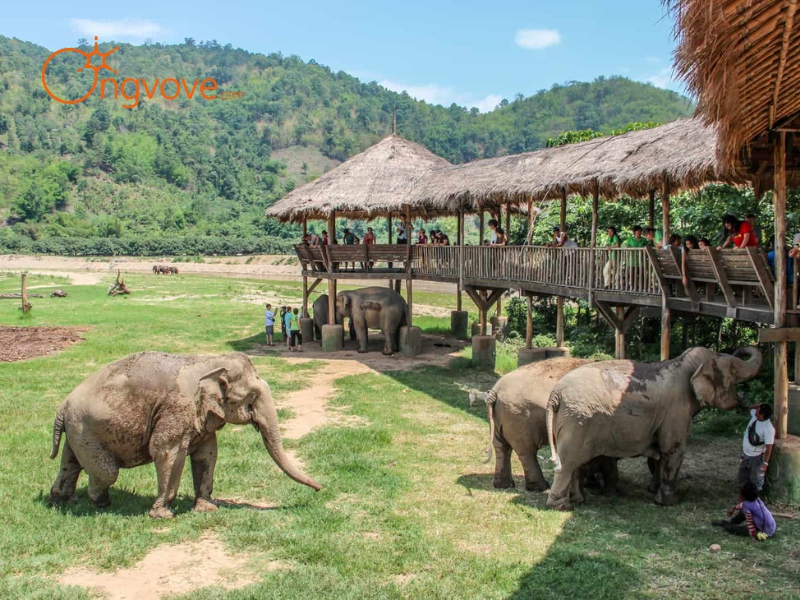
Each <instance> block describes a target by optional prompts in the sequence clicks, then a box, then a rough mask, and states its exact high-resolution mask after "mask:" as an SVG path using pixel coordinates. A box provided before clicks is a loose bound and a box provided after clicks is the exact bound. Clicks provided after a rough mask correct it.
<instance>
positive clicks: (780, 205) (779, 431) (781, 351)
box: [773, 131, 789, 439]
mask: <svg viewBox="0 0 800 600" xmlns="http://www.w3.org/2000/svg"><path fill="white" fill-rule="evenodd" d="M773 200H774V204H775V288H774V292H775V302H774V303H773V308H774V313H773V314H774V318H773V325H774V327H776V328H779V327H784V326H785V325H786V252H785V250H784V245H785V244H786V132H785V131H781V132H780V134H779V136H778V140H777V141H776V144H775V189H774V195H773ZM788 418H789V377H788V366H787V349H786V342H785V341H781V342H775V436H776V437H777V438H778V439H782V438H785V437H786V436H787V425H788Z"/></svg>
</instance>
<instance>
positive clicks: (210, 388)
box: [197, 367, 230, 420]
mask: <svg viewBox="0 0 800 600" xmlns="http://www.w3.org/2000/svg"><path fill="white" fill-rule="evenodd" d="M227 373H228V369H226V368H225V367H218V368H216V369H213V370H211V371H209V372H208V373H206V374H205V375H202V376H201V377H200V380H199V381H198V383H197V393H198V400H199V401H198V409H199V410H200V411H201V413H209V412H210V413H213V414H215V415H216V416H217V417H219V418H220V419H222V420H225V401H226V398H227V395H228V387H229V385H230V383H229V382H228V378H227V377H226V375H227ZM201 417H202V415H201Z"/></svg>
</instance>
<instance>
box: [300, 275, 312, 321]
mask: <svg viewBox="0 0 800 600" xmlns="http://www.w3.org/2000/svg"><path fill="white" fill-rule="evenodd" d="M309 293H310V292H309V291H308V277H306V276H305V275H304V276H303V312H301V313H300V315H301V316H302V317H303V318H306V319H307V318H308V294H309Z"/></svg>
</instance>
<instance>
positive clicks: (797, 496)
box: [766, 435, 800, 504]
mask: <svg viewBox="0 0 800 600" xmlns="http://www.w3.org/2000/svg"><path fill="white" fill-rule="evenodd" d="M766 479H767V484H768V490H769V491H768V497H769V501H770V502H778V503H782V504H798V503H800V437H797V436H794V435H789V436H786V437H785V438H782V439H778V440H775V445H774V446H773V448H772V456H771V457H770V459H769V468H768V469H767V478H766Z"/></svg>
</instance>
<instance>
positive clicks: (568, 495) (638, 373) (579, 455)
mask: <svg viewBox="0 0 800 600" xmlns="http://www.w3.org/2000/svg"><path fill="white" fill-rule="evenodd" d="M760 367H761V352H759V351H758V349H756V348H754V347H747V348H740V349H739V350H737V351H736V353H735V354H734V355H728V354H717V353H715V352H712V351H711V350H708V349H706V348H690V349H689V350H687V351H686V352H684V353H683V354H681V355H680V356H679V357H678V358H675V359H672V360H668V361H664V362H658V363H637V362H633V361H631V360H616V361H609V362H600V363H594V364H590V365H585V366H583V367H579V368H578V369H575V370H574V371H571V372H569V373H567V374H566V375H564V377H562V378H561V380H560V381H559V382H558V383H557V384H556V385H555V387H554V388H553V391H552V393H551V394H550V399H549V401H548V404H547V432H548V437H549V440H550V447H551V449H552V453H553V459H554V461H555V462H556V474H555V478H554V481H553V486H552V487H551V488H550V494H549V496H548V499H547V505H548V506H551V507H555V508H559V509H563V510H569V509H571V508H572V506H573V504H574V503H575V502H580V501H582V500H583V495H582V493H581V490H580V480H579V468H580V466H581V465H583V464H585V463H587V462H588V461H590V460H592V459H593V458H595V457H597V456H602V455H605V456H611V457H616V458H626V457H632V456H646V457H647V458H648V459H649V460H648V462H649V463H650V465H651V467H652V468H653V482H652V484H651V491H653V492H654V493H655V494H656V496H655V501H656V502H657V503H658V504H667V505H669V504H676V503H677V502H678V496H677V494H676V492H675V486H676V483H677V480H678V471H679V470H680V467H681V464H682V463H683V456H684V452H685V450H686V438H687V436H688V434H689V426H690V424H691V421H692V418H693V417H694V416H695V415H696V414H697V413H698V412H699V411H700V410H702V409H703V408H707V407H716V408H721V409H731V408H734V407H736V406H737V405H738V404H739V396H738V394H737V392H736V385H737V384H739V383H741V382H743V381H747V380H748V379H752V378H753V377H755V376H756V374H757V373H758V370H759V368H760Z"/></svg>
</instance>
